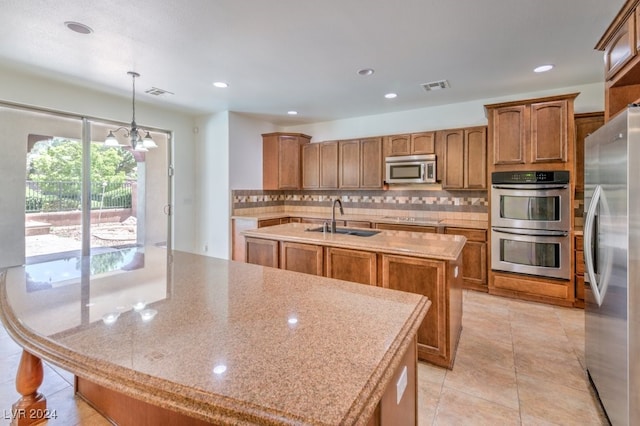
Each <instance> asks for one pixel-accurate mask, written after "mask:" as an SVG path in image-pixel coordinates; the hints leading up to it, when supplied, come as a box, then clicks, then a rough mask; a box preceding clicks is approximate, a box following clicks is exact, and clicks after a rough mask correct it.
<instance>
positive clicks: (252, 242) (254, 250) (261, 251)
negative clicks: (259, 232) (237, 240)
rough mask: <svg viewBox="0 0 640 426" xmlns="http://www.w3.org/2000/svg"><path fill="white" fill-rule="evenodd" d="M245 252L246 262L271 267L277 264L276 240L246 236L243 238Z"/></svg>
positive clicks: (275, 266)
mask: <svg viewBox="0 0 640 426" xmlns="http://www.w3.org/2000/svg"><path fill="white" fill-rule="evenodd" d="M245 253H246V258H245V261H246V262H247V263H253V264H254V265H262V266H269V267H271V268H277V267H278V266H279V263H280V262H279V261H280V258H279V253H278V242H277V241H272V240H263V239H261V238H252V237H247V238H245Z"/></svg>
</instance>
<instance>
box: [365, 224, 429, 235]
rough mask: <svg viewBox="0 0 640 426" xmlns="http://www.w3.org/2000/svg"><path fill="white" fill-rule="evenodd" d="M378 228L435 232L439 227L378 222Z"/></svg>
mask: <svg viewBox="0 0 640 426" xmlns="http://www.w3.org/2000/svg"><path fill="white" fill-rule="evenodd" d="M376 228H377V229H388V230H391V231H409V232H428V233H433V234H435V233H436V232H437V228H436V227H435V226H420V225H397V224H395V223H376Z"/></svg>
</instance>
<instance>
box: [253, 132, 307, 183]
mask: <svg viewBox="0 0 640 426" xmlns="http://www.w3.org/2000/svg"><path fill="white" fill-rule="evenodd" d="M310 140H311V136H307V135H303V134H300V133H265V134H263V135H262V188H263V189H300V188H301V186H302V182H301V180H302V179H301V167H300V158H301V152H300V151H301V145H303V144H308V143H309V141H310Z"/></svg>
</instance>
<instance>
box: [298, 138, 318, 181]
mask: <svg viewBox="0 0 640 426" xmlns="http://www.w3.org/2000/svg"><path fill="white" fill-rule="evenodd" d="M320 145H321V144H319V143H310V144H306V145H304V146H303V147H302V188H303V189H317V188H318V187H319V186H320V155H319V154H320Z"/></svg>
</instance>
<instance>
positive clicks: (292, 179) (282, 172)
mask: <svg viewBox="0 0 640 426" xmlns="http://www.w3.org/2000/svg"><path fill="white" fill-rule="evenodd" d="M279 146H280V150H279V151H280V152H279V153H278V155H279V161H278V163H279V167H278V186H279V188H280V189H299V188H300V142H299V140H298V138H297V137H294V136H280V140H279Z"/></svg>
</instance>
